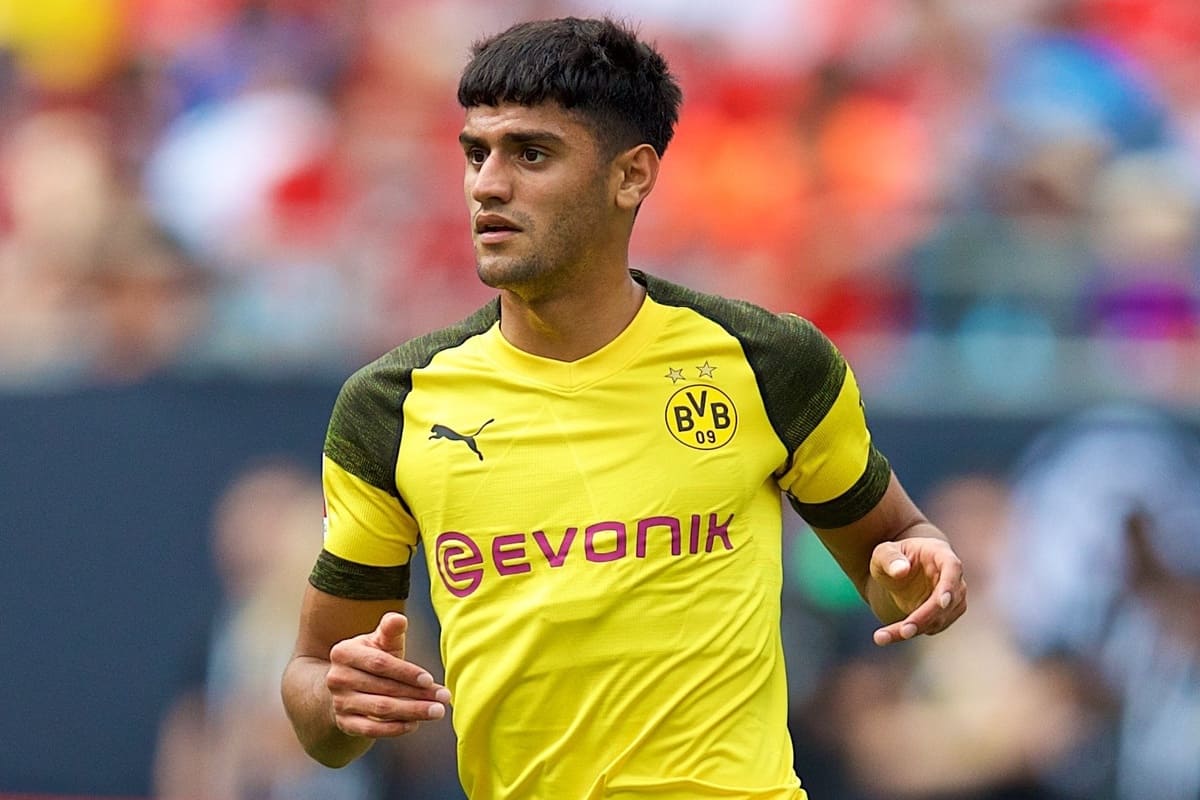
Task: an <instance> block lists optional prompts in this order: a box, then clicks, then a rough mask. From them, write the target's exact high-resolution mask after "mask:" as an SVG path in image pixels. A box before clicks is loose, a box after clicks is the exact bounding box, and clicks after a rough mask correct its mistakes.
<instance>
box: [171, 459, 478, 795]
mask: <svg viewBox="0 0 1200 800" xmlns="http://www.w3.org/2000/svg"><path fill="white" fill-rule="evenodd" d="M322 507H323V506H322V497H321V486H320V481H319V480H318V479H317V478H316V476H314V475H312V474H310V473H309V472H307V471H305V470H303V469H302V468H300V467H298V466H296V465H294V464H291V463H290V462H276V461H271V462H267V463H264V464H261V465H259V466H255V467H252V468H249V469H247V470H246V471H245V472H243V473H242V474H240V475H238V476H237V477H236V478H235V479H234V480H233V481H232V482H231V483H230V485H229V486H228V488H227V489H226V490H225V492H224V493H223V494H222V495H221V497H220V498H219V500H218V502H217V505H216V508H215V510H214V515H213V529H212V530H213V539H212V551H213V558H214V562H215V564H216V567H217V573H218V575H219V577H220V578H221V583H222V588H223V590H224V596H223V598H222V603H221V607H220V609H218V611H217V613H216V616H215V618H214V619H213V620H212V629H211V631H210V633H209V635H208V637H207V638H206V640H205V641H204V642H202V643H201V644H202V645H203V647H202V650H203V653H202V656H201V659H200V660H201V661H202V662H203V664H202V666H200V668H199V669H198V670H197V674H196V675H195V676H194V677H193V678H192V679H191V681H190V683H189V685H188V686H186V687H185V688H184V690H183V691H182V692H180V694H179V695H178V696H177V697H176V699H175V700H174V702H173V703H172V704H171V706H170V708H169V709H167V711H166V712H165V713H164V716H163V720H162V723H161V727H160V735H159V743H158V752H157V756H156V760H155V768H154V784H155V797H157V798H160V800H174V799H178V800H196V798H204V800H390V799H391V798H392V797H393V796H395V797H397V798H401V797H402V798H405V800H453V798H455V797H461V789H460V787H459V783H458V775H457V771H456V766H455V752H454V749H455V745H454V733H453V729H452V728H451V726H450V725H449V724H448V722H447V724H444V725H437V726H433V725H431V726H426V727H425V728H422V730H421V731H420V732H419V733H417V734H414V735H412V736H409V737H405V739H404V740H403V741H400V742H380V743H378V744H377V745H376V746H375V748H374V749H373V750H372V752H371V754H370V757H368V758H366V759H362V760H360V761H357V762H355V763H354V764H352V765H350V766H348V767H345V768H343V769H340V770H331V769H327V768H325V767H322V766H320V765H319V764H317V763H316V762H315V761H313V760H312V759H310V758H309V757H308V755H307V754H305V753H304V751H303V750H302V749H301V747H300V744H299V742H298V741H297V740H296V737H295V734H294V733H293V732H292V728H291V725H290V723H289V722H288V720H287V717H286V715H285V712H284V709H283V703H282V701H281V700H280V696H279V676H280V675H281V674H282V673H283V667H284V665H285V664H286V663H287V660H288V658H289V657H290V656H291V652H292V645H293V644H294V642H295V632H296V631H295V621H296V619H298V616H299V613H300V599H301V597H300V595H301V590H300V588H298V587H303V586H304V582H305V578H306V576H307V575H308V571H309V570H310V569H311V567H312V560H313V558H314V557H315V556H314V554H315V552H316V551H317V550H319V549H320V516H321V512H322ZM424 577H425V576H418V578H417V579H416V580H415V581H414V589H415V590H416V591H415V592H414V597H413V600H412V606H413V608H412V609H411V610H410V611H409V614H410V616H411V617H412V618H413V625H412V631H411V634H410V636H409V643H408V646H409V648H410V650H412V651H413V652H414V653H415V654H416V655H422V654H423V655H422V658H423V659H424V661H423V663H426V664H429V665H430V668H436V667H437V665H438V664H440V663H441V657H440V654H439V653H438V648H437V637H436V630H435V628H434V625H435V624H436V621H435V617H434V616H433V611H432V608H430V607H429V601H428V590H427V589H426V590H425V592H424V594H422V593H421V581H422V580H423V579H424ZM397 792H398V793H399V794H394V793H397Z"/></svg>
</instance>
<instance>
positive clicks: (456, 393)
mask: <svg viewBox="0 0 1200 800" xmlns="http://www.w3.org/2000/svg"><path fill="white" fill-rule="evenodd" d="M458 96H459V101H460V102H461V103H462V105H463V107H464V108H465V109H466V121H465V124H464V126H463V129H462V133H461V135H460V136H459V138H460V140H461V143H462V148H463V154H464V156H465V160H466V178H465V182H464V188H465V193H466V199H467V206H468V208H469V210H470V215H471V231H472V236H473V240H474V245H475V253H476V258H477V268H478V273H479V277H480V279H481V280H482V281H483V282H484V283H485V284H487V285H488V286H491V287H494V288H495V289H497V290H498V293H499V296H498V298H497V299H496V301H494V302H493V303H491V304H490V305H488V306H487V307H485V308H483V309H481V310H480V311H478V312H477V313H475V314H474V315H472V316H471V317H470V318H468V319H467V320H465V321H463V322H462V323H460V324H458V325H455V326H453V327H450V328H447V329H445V330H441V331H438V332H435V333H432V334H429V335H427V336H424V337H420V338H418V339H415V340H413V341H410V342H408V343H406V344H404V345H402V346H401V347H399V348H397V349H396V350H394V351H392V352H391V353H389V354H387V355H385V356H384V357H382V358H381V359H380V360H378V361H376V362H375V363H373V364H371V365H369V366H367V367H366V368H364V369H363V370H360V371H359V372H358V373H356V374H355V375H354V376H353V377H352V378H350V380H349V381H347V383H346V385H345V387H344V388H343V390H342V393H341V395H340V396H339V398H338V401H337V404H336V406H335V408H334V411H333V417H332V420H331V423H330V427H329V433H328V436H327V439H326V450H325V459H324V485H325V494H326V504H327V526H328V527H327V533H326V537H325V546H324V550H323V551H322V553H321V555H320V558H319V560H318V562H317V565H316V567H315V568H314V570H313V574H312V577H311V579H310V582H311V584H312V585H311V586H310V587H309V588H308V590H307V595H306V599H305V605H304V611H303V614H302V619H301V624H300V633H299V638H298V643H297V646H296V654H295V657H294V659H293V660H292V662H291V664H290V665H289V666H288V668H287V671H286V673H285V675H284V681H283V694H284V700H285V703H286V705H287V707H288V710H289V713H290V715H291V718H292V720H293V724H294V726H295V728H296V731H297V734H298V735H299V737H300V740H301V741H302V742H303V743H304V745H305V747H306V748H307V750H308V751H309V753H310V754H312V755H313V756H314V757H315V758H317V759H318V760H320V761H322V762H323V763H325V764H329V765H340V764H345V763H347V762H349V761H351V760H352V759H354V758H356V757H357V756H358V755H360V754H361V753H362V752H364V751H365V750H366V749H367V748H368V747H370V745H371V743H372V742H373V741H374V740H375V739H377V738H380V737H388V736H398V735H401V734H404V733H408V732H409V731H412V730H414V729H415V728H416V727H417V725H418V724H419V723H421V722H424V721H428V720H436V719H439V718H441V717H443V716H444V715H445V713H446V708H447V704H448V703H449V702H450V698H451V696H453V698H454V725H455V729H456V732H457V734H458V740H459V764H460V770H459V771H460V777H461V779H462V782H463V785H464V787H465V789H466V791H467V794H468V795H469V796H470V797H471V798H472V799H473V800H487V799H489V798H550V799H552V800H577V799H578V798H634V797H654V798H679V799H680V800H682V799H683V798H688V799H689V800H694V799H695V798H703V797H723V798H729V797H739V798H764V799H765V798H780V799H781V800H782V799H783V798H788V799H789V800H796V799H797V798H804V797H805V793H804V791H803V790H802V789H801V788H800V781H799V780H798V778H797V777H796V775H795V773H794V771H793V766H792V751H791V744H790V739H789V736H788V731H787V728H786V715H787V693H786V687H785V683H784V665H783V655H782V647H781V634H780V629H779V606H780V586H781V555H780V551H781V546H780V545H781V541H780V540H781V516H780V513H781V512H780V502H779V499H780V498H779V492H780V490H781V489H782V490H783V491H784V492H785V493H786V496H787V497H788V499H789V500H790V502H791V504H792V505H793V506H794V507H795V508H796V509H797V510H798V511H799V512H800V513H801V514H802V515H803V516H804V518H805V519H806V520H807V521H808V522H809V523H810V524H811V525H813V526H814V528H815V529H816V530H817V533H818V535H819V536H820V537H821V539H822V540H823V541H824V542H825V544H826V545H827V546H828V548H829V549H830V551H831V552H832V553H833V554H834V556H835V557H836V558H837V560H838V562H839V563H840V564H841V565H842V567H843V568H844V569H845V571H846V572H847V574H848V575H849V576H850V577H851V578H852V579H853V580H854V582H855V583H856V584H857V586H858V588H859V590H860V591H861V592H862V594H863V596H864V598H865V599H866V600H867V602H868V603H869V604H870V606H871V608H872V609H873V610H874V611H875V613H876V614H877V615H878V616H879V618H880V619H881V620H882V621H883V622H884V623H885V624H884V626H883V627H881V628H880V629H879V630H878V631H877V632H876V633H875V640H876V642H877V643H878V644H888V643H890V642H894V641H898V640H900V639H908V638H911V637H912V636H914V635H917V634H919V633H937V632H938V631H940V630H942V629H944V628H945V627H946V626H947V625H949V624H950V623H951V622H953V621H954V620H955V619H956V618H957V617H958V616H959V615H960V614H962V612H963V610H964V609H965V606H966V586H965V584H964V582H963V578H962V568H961V564H960V562H959V560H958V558H957V557H956V556H955V555H954V553H953V551H952V550H951V548H950V547H949V545H948V544H947V542H946V540H945V537H943V536H942V534H941V533H940V532H939V531H938V530H937V529H936V528H934V527H933V526H932V525H930V524H929V523H928V522H927V521H926V520H925V518H924V517H923V516H922V515H921V513H920V512H919V511H918V510H917V509H916V508H915V507H914V506H913V504H912V502H911V501H910V500H909V499H908V497H907V496H906V495H905V493H904V491H903V489H902V488H901V487H900V485H899V483H898V482H897V481H896V479H895V477H894V476H893V475H892V472H891V469H890V468H889V466H888V463H887V461H886V460H885V459H884V457H883V456H882V455H880V454H879V452H878V451H876V450H875V448H874V447H873V445H872V444H871V440H870V436H869V434H868V432H867V428H866V425H865V421H864V418H863V412H862V404H861V402H860V399H859V393H858V389H857V387H856V385H855V382H854V378H853V375H852V374H851V372H850V370H849V369H848V367H847V366H846V363H845V361H844V360H843V359H842V357H841V356H840V355H839V354H838V352H837V350H836V349H835V348H834V347H833V346H832V344H830V342H829V341H828V340H827V339H826V338H825V337H824V336H823V335H821V334H820V333H819V332H818V331H817V330H816V329H814V328H813V327H812V326H811V325H810V324H809V323H807V322H805V321H803V320H801V319H800V318H798V317H795V316H792V315H786V314H785V315H775V314H771V313H768V312H767V311H764V310H762V309H759V308H756V307H752V306H750V305H748V304H745V303H740V302H735V301H731V300H726V299H722V298H717V297H712V296H706V295H702V294H699V293H696V292H693V291H690V290H687V289H684V288H681V287H678V286H674V285H671V284H669V283H667V282H665V281H661V280H658V279H655V278H653V277H651V276H648V275H644V274H642V273H639V272H636V271H631V270H630V269H629V264H628V247H629V238H630V233H631V230H632V227H633V222H634V218H635V216H636V213H637V209H638V207H639V206H640V205H641V203H642V202H643V201H644V200H645V199H646V198H647V196H648V195H649V194H650V192H651V190H652V189H653V188H654V183H655V179H656V177H657V175H658V169H659V159H660V157H661V156H662V154H663V151H664V150H665V149H666V147H667V143H668V141H669V140H670V138H671V135H672V130H673V127H674V124H675V121H676V118H677V114H678V105H679V102H680V99H681V94H680V90H679V87H678V86H677V84H676V82H675V80H674V78H673V77H672V76H671V75H670V73H669V71H668V68H667V65H666V63H665V61H664V60H663V59H662V57H661V56H660V55H659V54H658V53H657V52H655V51H654V50H653V49H652V48H651V47H649V46H647V45H646V44H644V43H642V42H640V41H638V40H637V38H636V37H635V35H634V34H633V33H632V32H630V31H628V30H626V29H624V28H622V27H621V26H619V25H617V24H614V23H612V22H610V21H607V20H603V21H602V20H578V19H564V20H555V21H544V22H533V23H527V24H522V25H518V26H515V27H513V28H512V29H510V30H508V31H506V32H504V33H502V34H500V35H498V36H496V37H494V38H492V39H490V40H488V41H484V42H482V43H481V44H479V45H477V46H476V48H475V51H474V56H473V59H472V60H471V62H470V63H469V64H468V66H467V68H466V70H465V72H464V74H463V76H462V80H461V83H460V85H459V95H458ZM418 540H421V541H423V543H424V552H425V557H426V560H427V563H428V568H429V570H430V573H431V575H432V594H433V598H432V599H433V604H434V608H435V610H436V612H437V614H438V617H439V620H440V621H441V624H442V629H443V634H442V653H443V656H444V660H445V665H446V685H445V686H442V685H440V684H438V683H436V682H435V681H434V679H433V677H432V676H431V675H430V674H429V672H428V671H427V670H425V669H424V668H422V667H421V666H420V665H417V664H413V663H410V662H408V661H406V660H405V658H404V635H405V627H406V625H407V621H406V620H405V618H404V617H403V616H402V615H401V614H399V613H393V612H401V611H403V608H404V600H405V598H406V596H407V589H408V572H409V565H410V560H411V558H412V555H413V553H414V551H415V549H416V546H417V542H418Z"/></svg>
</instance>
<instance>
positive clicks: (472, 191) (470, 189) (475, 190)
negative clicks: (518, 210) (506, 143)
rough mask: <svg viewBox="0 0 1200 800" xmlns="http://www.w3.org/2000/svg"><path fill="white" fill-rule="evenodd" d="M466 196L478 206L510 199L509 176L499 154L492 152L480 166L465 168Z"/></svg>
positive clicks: (505, 201)
mask: <svg viewBox="0 0 1200 800" xmlns="http://www.w3.org/2000/svg"><path fill="white" fill-rule="evenodd" d="M467 194H468V195H469V196H470V198H471V199H472V200H474V201H475V202H476V203H479V204H480V205H487V204H488V203H489V202H499V203H507V202H508V201H509V200H511V199H512V180H511V176H510V175H509V174H508V170H506V169H505V167H504V159H503V157H502V155H501V154H500V153H497V152H495V151H493V152H492V153H489V154H488V156H487V158H485V159H484V160H483V163H482V164H479V165H476V166H468V167H467Z"/></svg>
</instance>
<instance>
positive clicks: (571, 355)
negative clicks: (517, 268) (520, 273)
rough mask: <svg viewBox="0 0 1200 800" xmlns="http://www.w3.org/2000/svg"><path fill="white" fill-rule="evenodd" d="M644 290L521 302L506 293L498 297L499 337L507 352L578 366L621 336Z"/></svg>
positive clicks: (632, 284)
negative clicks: (502, 339) (519, 351)
mask: <svg viewBox="0 0 1200 800" xmlns="http://www.w3.org/2000/svg"><path fill="white" fill-rule="evenodd" d="M645 296H646V290H645V289H644V288H643V287H642V286H641V285H640V284H638V283H635V282H634V281H633V280H632V278H631V279H629V285H628V287H622V290H621V291H619V292H608V293H606V294H605V295H603V296H601V297H598V298H597V297H593V296H591V295H583V294H578V295H576V294H572V295H568V296H565V297H561V298H557V299H550V300H545V301H541V302H533V303H530V302H527V301H525V300H523V299H521V298H519V297H517V296H516V295H514V294H512V293H510V292H503V293H502V294H501V298H500V332H501V334H503V335H504V338H505V339H506V340H507V341H508V343H509V344H511V345H512V346H513V347H516V348H517V349H519V350H524V351H525V352H527V353H529V354H531V355H535V356H539V357H541V358H550V359H554V360H556V361H568V362H569V361H578V360H579V359H581V358H585V357H587V356H589V355H591V354H592V353H595V352H596V351H597V350H600V349H601V348H603V347H604V346H605V345H607V344H608V343H609V342H611V341H613V340H614V339H616V338H617V337H618V336H620V335H621V332H622V331H624V330H625V329H626V328H627V327H628V326H629V324H630V323H631V322H633V320H634V318H635V317H636V316H637V313H638V310H639V309H641V307H642V302H643V301H644V299H645Z"/></svg>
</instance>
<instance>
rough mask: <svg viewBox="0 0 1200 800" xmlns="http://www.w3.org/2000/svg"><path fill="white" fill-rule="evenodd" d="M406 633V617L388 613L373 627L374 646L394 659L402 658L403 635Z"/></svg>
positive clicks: (393, 612) (391, 612) (392, 612)
mask: <svg viewBox="0 0 1200 800" xmlns="http://www.w3.org/2000/svg"><path fill="white" fill-rule="evenodd" d="M407 632H408V617H406V616H404V615H403V614H400V613H397V612H395V611H389V612H387V613H386V614H384V615H383V616H382V617H381V618H380V620H379V624H378V625H377V626H375V646H376V647H378V648H379V649H380V650H383V651H385V652H388V653H391V654H392V655H394V656H395V657H396V658H404V635H405V633H407Z"/></svg>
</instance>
